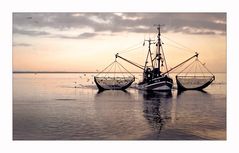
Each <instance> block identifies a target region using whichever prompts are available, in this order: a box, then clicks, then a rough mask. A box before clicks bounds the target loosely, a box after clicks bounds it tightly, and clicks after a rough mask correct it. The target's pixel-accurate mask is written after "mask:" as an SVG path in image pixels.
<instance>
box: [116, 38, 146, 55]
mask: <svg viewBox="0 0 239 153" xmlns="http://www.w3.org/2000/svg"><path fill="white" fill-rule="evenodd" d="M142 43H143V41H141V42H140V43H137V44H135V45H132V46H131V47H128V48H126V49H123V50H121V51H120V52H119V53H120V54H124V53H127V52H128V51H131V50H132V48H133V49H134V48H135V47H136V46H138V45H140V44H142ZM140 47H141V46H140ZM137 48H138V47H137Z"/></svg>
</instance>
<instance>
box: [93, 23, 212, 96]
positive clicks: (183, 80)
mask: <svg viewBox="0 0 239 153" xmlns="http://www.w3.org/2000/svg"><path fill="white" fill-rule="evenodd" d="M161 26H162V25H156V27H157V31H158V33H157V40H156V41H155V40H152V39H150V38H149V39H148V40H144V45H145V43H148V52H147V56H146V59H145V62H144V65H140V64H137V63H135V62H133V61H132V60H129V59H126V58H125V57H122V56H121V55H119V53H117V54H116V55H115V61H114V62H113V63H116V64H119V65H120V66H121V67H122V68H123V69H124V70H126V71H127V73H129V74H131V73H130V72H129V71H128V70H127V69H125V68H124V67H123V66H122V65H121V64H120V63H119V62H117V58H120V59H122V60H124V61H126V62H128V63H130V64H132V65H134V66H136V67H138V68H139V69H141V70H143V79H142V81H140V82H139V83H138V84H137V89H139V90H146V91H163V92H170V91H171V90H172V88H173V79H172V78H171V77H170V76H169V73H170V72H172V71H173V70H175V69H177V68H179V67H182V66H183V65H184V66H185V65H186V63H188V62H189V61H190V60H192V59H195V63H196V62H198V63H199V64H201V65H202V67H204V68H205V69H206V70H207V71H208V72H209V73H210V76H208V75H203V77H202V76H198V75H197V76H196V75H194V76H193V77H192V76H187V73H186V75H180V74H183V73H182V72H183V71H185V69H187V68H188V67H190V66H191V65H192V63H191V64H190V65H189V66H186V68H185V69H183V71H182V72H180V73H179V74H178V75H176V82H177V86H178V90H203V89H204V88H206V87H207V86H209V85H210V84H211V83H212V82H213V81H214V80H215V76H214V75H213V74H212V73H211V72H210V71H209V70H208V69H207V68H206V67H205V64H202V63H201V61H199V60H198V55H199V54H198V53H197V52H194V53H195V54H194V55H193V56H191V57H189V58H188V59H186V60H185V61H183V62H181V63H179V64H178V65H176V66H174V67H173V68H171V69H168V67H167V63H166V57H165V54H164V50H163V46H162V45H163V43H162V41H161ZM153 44H154V45H156V51H155V52H153V51H151V45H153ZM110 66H112V65H109V66H108V67H110ZM108 67H107V68H108ZM115 67H116V66H115ZM107 68H106V69H107ZM103 71H104V70H103ZM195 72H196V71H195ZM197 74H198V73H197ZM131 75H132V74H131ZM94 80H95V83H96V85H97V87H98V88H99V90H110V89H111V90H122V89H123V90H124V89H127V88H128V87H130V85H131V84H132V83H133V82H134V81H135V77H134V76H133V75H132V76H131V77H123V78H122V77H115V76H114V77H108V78H107V77H97V76H96V77H95V78H94Z"/></svg>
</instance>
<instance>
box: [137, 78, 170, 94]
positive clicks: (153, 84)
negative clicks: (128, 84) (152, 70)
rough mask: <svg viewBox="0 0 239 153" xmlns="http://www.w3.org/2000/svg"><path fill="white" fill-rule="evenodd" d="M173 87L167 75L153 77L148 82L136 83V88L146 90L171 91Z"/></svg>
mask: <svg viewBox="0 0 239 153" xmlns="http://www.w3.org/2000/svg"><path fill="white" fill-rule="evenodd" d="M172 87H173V80H172V79H171V78H169V77H168V76H163V77H159V78H155V79H153V80H152V81H150V82H145V83H144V82H141V83H139V84H138V89H140V90H148V91H166V92H168V91H171V90H172Z"/></svg>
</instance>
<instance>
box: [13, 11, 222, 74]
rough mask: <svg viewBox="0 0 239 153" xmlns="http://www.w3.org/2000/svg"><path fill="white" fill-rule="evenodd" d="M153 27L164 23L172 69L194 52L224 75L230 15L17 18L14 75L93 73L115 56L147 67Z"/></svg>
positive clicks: (19, 15) (27, 15)
mask: <svg viewBox="0 0 239 153" xmlns="http://www.w3.org/2000/svg"><path fill="white" fill-rule="evenodd" d="M154 24H164V26H163V27H162V30H161V32H162V42H163V43H164V45H163V48H164V52H165V55H166V58H167V63H168V66H169V67H173V66H175V65H177V64H178V63H179V62H181V61H183V60H186V59H187V58H188V57H190V56H192V55H194V51H196V52H198V53H199V59H200V60H201V61H202V62H204V63H206V66H207V67H208V68H209V69H210V70H211V71H212V72H226V49H227V47H226V13H13V71H84V72H85V71H88V72H92V71H96V70H102V69H103V68H104V67H106V66H107V65H109V64H110V63H111V62H112V61H114V55H115V54H116V53H117V52H119V53H120V55H121V56H123V57H125V58H127V59H130V60H132V61H135V62H136V63H140V64H143V62H144V60H145V56H146V53H147V45H146V46H143V41H144V39H149V38H150V39H156V35H157V29H156V27H154V26H153V25H154ZM179 44H181V45H183V46H180V45H179ZM131 48H132V49H134V48H135V50H130V49H131ZM154 48H155V47H152V49H154ZM127 49H128V50H130V51H129V52H124V51H125V50H127ZM118 61H120V59H118ZM122 64H123V65H125V66H126V67H127V68H128V69H129V70H132V71H139V72H140V71H141V70H139V69H137V68H136V67H133V66H130V65H128V64H126V63H125V62H123V61H122Z"/></svg>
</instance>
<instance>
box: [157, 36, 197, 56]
mask: <svg viewBox="0 0 239 153" xmlns="http://www.w3.org/2000/svg"><path fill="white" fill-rule="evenodd" d="M162 37H163V38H165V39H167V40H169V41H171V42H173V43H175V44H177V45H179V46H181V47H182V48H181V47H180V48H181V49H185V51H187V52H190V53H194V52H195V51H194V50H193V49H191V48H189V47H186V46H185V45H182V44H180V43H178V42H176V41H175V40H172V39H170V38H168V37H166V36H164V35H162Z"/></svg>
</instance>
